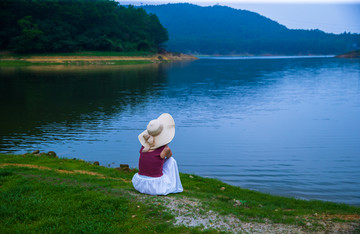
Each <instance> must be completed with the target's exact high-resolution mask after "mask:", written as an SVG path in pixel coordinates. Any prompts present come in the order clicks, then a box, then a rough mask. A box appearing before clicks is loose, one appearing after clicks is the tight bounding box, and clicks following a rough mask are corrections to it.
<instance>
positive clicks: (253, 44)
mask: <svg viewBox="0 0 360 234" xmlns="http://www.w3.org/2000/svg"><path fill="white" fill-rule="evenodd" d="M142 8H144V9H145V10H146V11H147V12H148V13H153V14H155V15H157V16H158V18H159V20H160V22H161V24H162V25H163V26H164V27H165V28H166V29H167V30H168V32H169V41H168V42H167V43H166V45H167V50H169V51H178V52H183V53H192V54H227V55H229V54H237V55H239V54H282V55H308V54H339V53H343V52H346V51H350V50H355V49H357V48H359V46H360V35H359V34H350V33H344V34H340V35H336V34H329V33H325V32H323V31H320V30H293V29H288V28H286V27H285V26H284V25H281V24H279V23H277V22H275V21H273V20H271V19H269V18H266V17H264V16H262V15H260V14H258V13H255V12H251V11H247V10H237V9H233V8H230V7H226V6H219V5H215V6H210V7H201V6H197V5H193V4H189V3H178V4H166V5H145V6H142Z"/></svg>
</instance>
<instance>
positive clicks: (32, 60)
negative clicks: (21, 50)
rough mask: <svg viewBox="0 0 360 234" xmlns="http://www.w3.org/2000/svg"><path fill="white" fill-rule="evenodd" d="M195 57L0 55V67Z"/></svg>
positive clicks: (143, 62)
mask: <svg viewBox="0 0 360 234" xmlns="http://www.w3.org/2000/svg"><path fill="white" fill-rule="evenodd" d="M194 59H197V58H196V57H193V56H190V55H185V54H181V53H171V52H167V53H161V54H153V53H148V52H98V51H95V52H93V51H89V52H77V53H50V54H14V53H9V52H1V53H0V66H2V67H6V66H31V65H34V66H39V65H40V66H44V65H64V64H66V65H83V64H84V65H89V64H90V65H91V64H94V65H131V64H147V63H159V62H170V61H182V60H194Z"/></svg>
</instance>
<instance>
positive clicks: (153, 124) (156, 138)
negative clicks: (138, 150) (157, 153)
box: [138, 113, 175, 152]
mask: <svg viewBox="0 0 360 234" xmlns="http://www.w3.org/2000/svg"><path fill="white" fill-rule="evenodd" d="M174 136H175V121H174V119H173V117H172V116H171V115H170V114H168V113H164V114H161V115H160V116H159V117H158V118H157V119H153V120H151V121H150V122H149V124H148V125H147V127H146V130H145V131H143V132H142V133H140V135H139V136H138V138H139V141H140V143H141V145H143V146H144V150H143V151H144V152H146V151H148V150H149V149H156V148H159V147H161V146H164V145H167V144H169V143H170V142H171V141H172V139H173V138H174Z"/></svg>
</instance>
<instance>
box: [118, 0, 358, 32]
mask: <svg viewBox="0 0 360 234" xmlns="http://www.w3.org/2000/svg"><path fill="white" fill-rule="evenodd" d="M178 2H182V3H183V2H188V3H193V4H197V5H201V6H212V5H215V4H220V5H224V6H230V7H233V8H236V9H244V10H250V11H254V12H257V13H259V14H261V15H263V16H266V17H268V18H270V19H272V20H275V21H277V22H279V23H280V24H283V25H285V26H286V27H288V28H290V29H296V28H298V29H316V28H318V29H320V30H323V31H325V32H329V33H343V32H345V31H346V32H352V33H360V0H295V1H286V0H252V1H251V2H250V1H249V0H225V1H221V0H217V1H216V0H182V1H178V0H149V1H146V0H145V1H139V0H126V1H120V3H121V4H124V5H127V4H132V5H141V4H143V5H146V4H148V5H150V4H166V3H178Z"/></svg>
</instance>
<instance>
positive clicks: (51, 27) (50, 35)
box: [0, 0, 168, 53]
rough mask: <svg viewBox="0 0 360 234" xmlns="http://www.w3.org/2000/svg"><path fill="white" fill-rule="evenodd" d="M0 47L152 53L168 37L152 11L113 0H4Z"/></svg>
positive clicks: (1, 13) (50, 50)
mask: <svg viewBox="0 0 360 234" xmlns="http://www.w3.org/2000/svg"><path fill="white" fill-rule="evenodd" d="M0 21H1V25H0V49H1V50H12V51H16V52H26V53H28V52H71V51H82V50H93V51H94V50H96V51H151V52H156V51H157V49H158V48H159V47H160V46H161V44H162V43H164V42H165V41H166V40H167V39H168V34H167V31H166V29H165V28H164V27H163V26H162V25H161V24H160V22H159V19H158V18H157V17H156V16H155V15H153V14H147V13H146V12H145V10H143V9H141V8H135V7H132V6H129V7H124V6H121V5H120V4H119V3H118V2H116V1H114V0H71V1H70V0H68V1H67V0H1V8H0Z"/></svg>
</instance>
